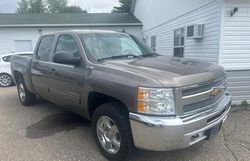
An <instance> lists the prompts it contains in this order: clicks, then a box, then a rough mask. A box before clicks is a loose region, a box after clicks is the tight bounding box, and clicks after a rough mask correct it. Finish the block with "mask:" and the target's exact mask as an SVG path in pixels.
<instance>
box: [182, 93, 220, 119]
mask: <svg viewBox="0 0 250 161" xmlns="http://www.w3.org/2000/svg"><path fill="white" fill-rule="evenodd" d="M223 94H224V92H223V93H221V94H220V96H217V97H216V98H208V99H206V100H202V101H199V102H195V103H191V104H187V105H184V106H183V111H184V113H185V114H186V113H188V112H193V111H196V110H201V111H204V110H208V109H211V108H213V107H214V106H209V105H211V104H214V103H215V102H216V101H218V100H219V99H220V98H221V96H222V95H223Z"/></svg>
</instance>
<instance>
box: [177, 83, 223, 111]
mask: <svg viewBox="0 0 250 161" xmlns="http://www.w3.org/2000/svg"><path fill="white" fill-rule="evenodd" d="M225 80H226V79H225V78H223V79H218V80H214V81H210V82H205V83H200V84H196V85H191V86H187V87H182V88H180V89H179V91H180V92H179V96H180V97H181V99H180V100H181V104H182V111H183V113H182V115H183V116H186V115H193V114H197V113H200V112H203V111H206V110H209V109H213V108H214V107H215V106H216V105H217V102H218V101H219V100H220V99H221V98H222V97H223V95H224V94H225V91H226V85H225ZM213 88H220V89H221V91H220V94H219V95H217V96H215V97H213V96H211V92H212V89H213Z"/></svg>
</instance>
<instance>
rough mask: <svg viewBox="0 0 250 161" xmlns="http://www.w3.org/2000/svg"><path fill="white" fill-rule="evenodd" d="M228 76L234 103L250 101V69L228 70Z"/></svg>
mask: <svg viewBox="0 0 250 161" xmlns="http://www.w3.org/2000/svg"><path fill="white" fill-rule="evenodd" d="M227 77H228V89H229V91H230V93H231V94H232V98H233V104H240V103H241V102H242V101H244V100H246V101H248V103H250V70H242V71H227Z"/></svg>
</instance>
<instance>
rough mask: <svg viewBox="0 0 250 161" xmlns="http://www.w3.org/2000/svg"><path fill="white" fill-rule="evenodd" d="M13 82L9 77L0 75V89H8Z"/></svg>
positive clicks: (4, 74) (3, 74)
mask: <svg viewBox="0 0 250 161" xmlns="http://www.w3.org/2000/svg"><path fill="white" fill-rule="evenodd" d="M13 84H14V82H13V79H12V77H11V75H9V74H7V73H2V74H0V86H1V87H10V86H13Z"/></svg>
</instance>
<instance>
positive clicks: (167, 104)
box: [137, 87, 175, 115]
mask: <svg viewBox="0 0 250 161" xmlns="http://www.w3.org/2000/svg"><path fill="white" fill-rule="evenodd" d="M137 112H139V113H145V114H153V115H174V114H175V104H174V95H173V90H172V89H161V88H142V87H139V88H138V94H137Z"/></svg>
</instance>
